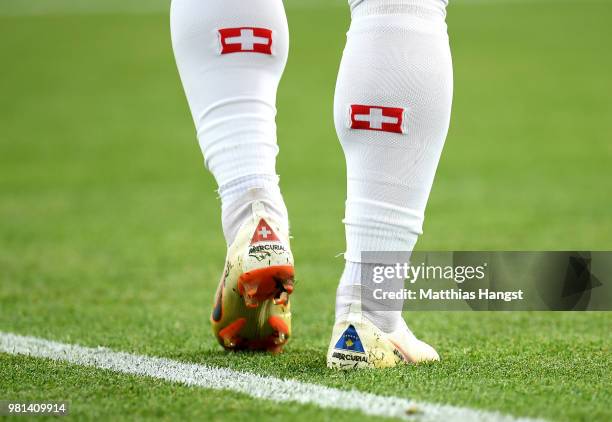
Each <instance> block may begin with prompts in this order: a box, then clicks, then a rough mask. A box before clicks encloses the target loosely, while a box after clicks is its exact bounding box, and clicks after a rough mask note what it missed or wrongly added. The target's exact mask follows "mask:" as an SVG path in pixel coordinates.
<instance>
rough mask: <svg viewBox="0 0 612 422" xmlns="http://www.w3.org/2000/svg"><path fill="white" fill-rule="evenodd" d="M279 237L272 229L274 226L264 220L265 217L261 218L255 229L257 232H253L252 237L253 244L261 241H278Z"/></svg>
mask: <svg viewBox="0 0 612 422" xmlns="http://www.w3.org/2000/svg"><path fill="white" fill-rule="evenodd" d="M278 241H279V239H278V237H277V236H276V233H274V230H272V227H270V225H269V224H268V223H267V222H266V220H264V219H263V218H262V219H261V220H259V224H258V225H257V228H256V229H255V233H253V238H252V239H251V245H252V244H254V243H259V242H278Z"/></svg>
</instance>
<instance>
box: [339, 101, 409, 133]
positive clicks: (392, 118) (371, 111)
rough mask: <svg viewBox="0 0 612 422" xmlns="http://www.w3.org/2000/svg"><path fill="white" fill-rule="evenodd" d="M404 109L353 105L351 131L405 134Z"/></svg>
mask: <svg viewBox="0 0 612 422" xmlns="http://www.w3.org/2000/svg"><path fill="white" fill-rule="evenodd" d="M403 123H404V109H403V108H399V107H383V106H371V105H360V104H352V105H351V126H350V127H351V129H365V130H377V131H381V132H392V133H404V130H403Z"/></svg>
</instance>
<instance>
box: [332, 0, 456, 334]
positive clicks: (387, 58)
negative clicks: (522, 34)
mask: <svg viewBox="0 0 612 422" xmlns="http://www.w3.org/2000/svg"><path fill="white" fill-rule="evenodd" d="M445 4H446V2H445V1H443V0H362V1H355V0H351V5H352V10H351V12H352V13H351V14H352V22H351V27H350V30H349V32H348V34H347V44H346V48H345V50H344V55H343V58H342V63H341V66H340V72H339V75H338V82H337V85H336V95H335V101H334V103H335V104H334V115H335V124H336V131H337V133H338V137H339V139H340V142H341V144H342V148H343V150H344V154H345V157H346V163H347V173H348V185H347V201H346V215H345V219H344V223H345V226H346V242H347V250H346V253H345V259H346V260H347V265H346V269H345V272H344V274H343V276H342V279H341V281H340V286H339V288H338V293H337V309H336V315H337V316H341V315H344V314H345V313H347V312H348V306H349V305H350V303H351V302H354V301H356V300H360V299H359V298H355V295H354V294H351V292H355V291H356V289H355V286H358V285H360V283H361V281H360V276H359V274H360V271H361V270H363V266H364V265H369V264H391V263H392V262H385V261H386V260H387V259H388V257H387V256H386V255H385V254H378V255H376V254H375V255H372V254H369V255H368V256H362V252H365V251H371V252H384V251H403V257H402V260H408V258H409V256H410V252H411V251H412V250H413V248H414V245H415V244H416V241H417V238H418V236H419V235H420V234H421V232H422V223H423V218H424V211H425V206H426V203H427V199H428V197H429V192H430V190H431V187H432V184H433V179H434V175H435V171H436V168H437V165H438V162H439V159H440V154H441V152H442V147H443V145H444V140H445V138H446V134H447V131H448V125H449V120H450V109H451V100H452V64H451V56H450V48H449V43H448V36H447V32H446V23H445V16H446V12H445ZM361 305H362V311H363V312H364V314H365V315H366V317H367V318H369V319H370V320H371V321H372V322H373V323H374V324H375V325H377V326H379V327H380V328H381V329H384V331H389V330H393V329H394V328H395V327H398V326H400V324H403V321H402V319H401V312H400V311H399V310H392V311H386V312H384V311H383V312H381V311H379V309H380V306H381V304H376V306H374V307H369V305H368V303H366V301H362V304H361Z"/></svg>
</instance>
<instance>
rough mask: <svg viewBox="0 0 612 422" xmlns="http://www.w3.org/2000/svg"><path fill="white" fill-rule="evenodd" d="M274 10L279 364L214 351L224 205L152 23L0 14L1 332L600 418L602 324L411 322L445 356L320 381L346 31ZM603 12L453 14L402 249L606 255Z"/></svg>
mask: <svg viewBox="0 0 612 422" xmlns="http://www.w3.org/2000/svg"><path fill="white" fill-rule="evenodd" d="M451 3H452V0H451ZM15 4H17V2H13V5H15ZM5 8H6V6H5ZM8 9H10V7H9V8H8ZM1 11H2V8H0V12H1ZM287 13H288V18H289V23H290V27H291V37H292V39H291V52H290V58H289V63H288V67H287V70H286V73H285V76H284V79H283V81H282V83H281V87H280V91H279V100H278V103H279V104H278V107H279V114H278V133H279V144H280V148H281V153H280V156H279V162H278V171H279V173H280V175H281V187H282V189H283V191H284V194H285V197H286V201H287V205H288V208H289V211H290V216H291V224H292V230H293V236H294V242H293V249H294V254H295V256H296V263H297V272H298V284H297V286H296V289H297V290H296V292H297V293H296V294H295V295H294V296H293V297H292V300H293V306H294V331H295V336H294V338H293V340H292V342H291V343H290V344H289V346H288V347H287V348H286V350H285V352H284V353H283V354H282V355H280V356H278V357H271V356H268V355H265V354H249V353H240V354H227V353H224V352H223V351H222V350H220V348H219V347H218V346H217V345H216V342H215V340H214V339H213V337H212V335H211V329H210V326H209V323H208V315H209V312H210V307H211V304H212V295H213V293H214V289H215V287H216V284H217V281H218V279H219V275H220V272H221V268H222V264H223V259H224V255H225V246H224V241H223V238H222V234H221V229H220V217H219V204H218V200H217V199H216V195H215V193H214V183H213V179H212V177H211V176H210V175H209V174H207V173H206V171H205V170H204V169H203V164H202V162H203V160H202V157H201V154H200V151H199V148H198V146H197V143H196V141H195V135H194V130H193V127H192V122H191V118H190V116H189V112H188V109H187V105H186V101H185V99H184V95H183V92H182V88H181V86H180V82H179V79H178V76H177V72H176V69H175V66H174V61H173V56H172V51H171V48H170V38H169V28H168V16H167V13H165V12H163V9H162V10H160V11H159V12H156V11H155V10H153V11H151V10H148V9H147V13H146V14H138V13H129V14H125V13H123V14H120V13H112V10H111V11H109V12H108V13H96V14H88V13H82V14H66V13H53V14H42V13H36V14H27V15H19V14H18V13H5V14H2V13H0V57H2V59H1V63H2V65H1V70H0V331H7V332H15V333H19V334H24V335H34V336H40V337H44V338H47V339H53V340H57V341H61V342H67V343H79V344H82V345H88V346H97V345H105V346H108V347H111V348H114V349H116V350H125V351H131V352H134V353H145V354H151V355H158V356H164V357H169V358H173V359H178V360H183V361H191V362H198V363H206V364H211V365H217V366H224V367H231V368H236V369H242V370H247V371H252V372H256V373H261V374H268V375H274V376H278V377H287V378H294V379H299V380H303V381H308V382H313V383H318V384H323V385H328V386H333V387H338V388H343V389H351V388H354V389H359V390H363V391H368V392H373V393H377V394H382V395H396V396H402V397H410V398H414V399H419V400H424V401H430V402H443V403H449V404H454V405H461V406H469V407H475V408H482V409H490V410H499V411H502V412H506V413H509V414H512V415H517V416H534V417H543V418H549V419H553V420H567V421H569V420H585V421H594V420H600V421H605V420H611V419H612V412H611V411H610V397H611V396H612V391H611V387H610V386H611V385H612V377H611V371H610V368H611V363H612V359H611V358H610V349H609V347H610V340H611V335H610V333H611V330H610V327H611V326H612V317H611V316H610V314H607V313H452V314H451V313H407V314H406V318H407V320H408V322H409V324H410V326H411V327H412V328H413V329H414V331H415V332H416V333H417V334H418V335H419V336H422V337H423V338H424V339H426V340H427V341H429V342H430V343H431V344H433V345H435V346H436V347H437V349H438V351H439V352H440V354H441V356H442V359H443V360H442V362H441V363H439V364H436V365H423V366H419V367H403V368H395V369H390V370H384V371H361V372H353V373H336V372H332V371H330V370H328V369H326V368H325V350H326V347H327V343H328V340H329V337H328V336H329V335H330V332H331V326H332V322H333V306H334V292H335V288H336V284H337V280H338V277H339V275H340V273H341V269H342V264H343V262H342V259H341V258H336V257H335V256H336V255H337V254H338V253H340V252H342V251H343V248H344V234H343V227H342V224H341V222H340V221H341V218H342V215H343V206H344V196H345V176H344V171H345V168H344V159H343V155H342V152H341V150H340V147H339V144H338V142H337V140H336V139H335V134H334V130H333V122H332V99H333V89H334V83H335V75H336V71H337V68H338V64H339V60H340V55H341V52H342V48H343V43H344V33H345V31H346V29H347V26H348V22H349V17H348V11H347V8H343V7H330V8H329V9H325V8H321V7H294V3H289V5H288V9H287ZM611 20H612V2H606V1H601V2H597V1H588V2H587V1H559V2H544V1H533V2H529V1H521V2H499V3H496V2H494V1H493V0H492V1H491V2H489V3H488V2H465V1H464V2H462V1H457V4H456V5H451V7H450V8H449V17H448V22H449V27H450V34H451V43H452V47H453V56H454V62H455V84H456V89H455V101H454V112H453V121H452V126H451V130H450V134H449V138H448V141H447V144H446V148H445V151H444V154H443V157H442V161H441V163H440V168H439V171H438V174H437V179H436V183H435V185H434V189H433V192H432V196H431V200H430V203H429V207H428V210H427V218H426V222H425V234H424V235H423V236H422V238H421V240H420V243H419V246H418V247H419V249H422V250H436V249H439V250H461V249H465V250H487V249H502V250H503V249H506V250H521V249H525V250H529V249H534V250H548V249H549V250H566V249H569V250H582V249H585V250H589V249H593V250H605V249H610V248H611V247H612V219H611V218H610V215H611V214H610V213H611V209H612V196H610V189H609V187H610V181H611V180H612V166H611V165H610V163H611V162H612V143H611V142H610V141H611V139H612V120H611V119H610V115H611V114H612V101H611V99H610V93H611V92H612V79H610V75H611V74H612V55H610V51H609V43H608V42H607V41H606V40H609V39H610V38H611V37H612V26H610V21H611ZM4 399H16V400H26V399H27V400H52V399H56V400H61V399H69V400H70V401H71V403H72V409H71V411H72V414H73V415H75V416H79V417H81V418H86V419H96V418H100V417H103V418H106V419H110V418H113V419H115V418H129V419H133V418H147V417H161V418H165V419H177V418H180V417H185V418H194V419H195V418H199V419H201V418H212V419H216V420H225V419H229V418H233V419H236V418H238V419H241V418H245V417H248V416H253V417H256V418H261V419H270V420H281V419H283V418H284V417H287V416H288V417H291V418H293V419H296V420H313V418H315V419H328V420H332V419H333V420H347V421H348V420H351V421H354V420H355V419H356V418H359V420H361V418H363V417H362V416H361V415H358V414H355V413H350V412H349V413H347V412H340V411H327V410H322V409H318V408H316V407H312V406H298V405H293V404H291V405H279V404H277V403H271V402H264V401H255V400H254V399H251V398H248V397H245V396H240V395H236V394H232V393H223V392H215V391H213V392H210V391H206V390H201V389H194V388H188V387H183V386H178V385H174V384H169V383H164V382H159V381H153V380H149V379H145V378H138V377H132V376H126V375H118V374H114V373H112V372H107V371H101V370H95V369H88V368H82V367H77V366H73V365H67V364H62V363H57V362H56V363H53V362H48V361H44V360H37V359H32V358H25V357H15V356H9V355H6V354H0V400H4Z"/></svg>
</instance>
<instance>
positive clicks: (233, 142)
mask: <svg viewBox="0 0 612 422" xmlns="http://www.w3.org/2000/svg"><path fill="white" fill-rule="evenodd" d="M171 32H172V46H173V49H174V54H175V57H176V63H177V66H178V69H179V73H180V76H181V80H182V82H183V87H184V89H185V93H186V96H187V100H188V102H189V106H190V109H191V113H192V116H193V120H194V122H195V126H196V130H197V136H198V139H199V143H200V146H201V149H202V152H203V154H204V157H205V162H206V166H207V168H208V169H209V170H210V171H211V173H212V174H213V175H214V177H215V179H216V181H217V184H218V186H219V195H220V197H221V205H222V223H223V232H224V234H225V238H226V241H227V244H228V254H227V259H226V266H225V270H224V273H223V277H222V280H221V282H220V285H219V289H218V291H217V295H216V303H215V307H214V310H213V314H212V323H213V328H214V331H215V334H216V335H217V338H218V339H219V341H220V342H221V343H222V344H223V345H224V346H225V347H228V348H247V347H248V348H256V349H275V350H278V349H279V347H278V346H282V344H284V342H285V341H286V339H287V338H288V336H289V331H290V313H289V309H288V303H287V300H288V299H287V295H288V293H290V292H291V290H292V279H293V258H292V256H291V252H290V250H289V234H288V230H289V228H288V219H287V210H286V208H285V204H284V202H283V198H282V196H281V193H280V190H279V187H278V176H277V174H276V170H275V165H276V155H277V152H278V147H277V143H276V124H275V115H276V91H277V87H278V83H279V81H280V78H281V75H282V73H283V70H284V67H285V63H286V61H287V53H288V48H289V35H288V29H287V19H286V17H285V11H284V8H283V3H282V1H281V0H250V1H243V0H207V1H201V0H173V1H172V7H171Z"/></svg>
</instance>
